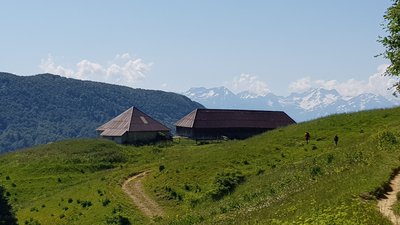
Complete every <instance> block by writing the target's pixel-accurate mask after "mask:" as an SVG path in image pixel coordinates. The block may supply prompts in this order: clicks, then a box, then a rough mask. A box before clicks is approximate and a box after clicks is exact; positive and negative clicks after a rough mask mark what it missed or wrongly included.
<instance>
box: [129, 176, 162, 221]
mask: <svg viewBox="0 0 400 225" xmlns="http://www.w3.org/2000/svg"><path fill="white" fill-rule="evenodd" d="M148 173H150V171H144V172H142V173H139V174H137V175H135V176H133V177H130V178H129V179H128V180H126V181H125V182H124V184H123V185H122V189H123V190H124V192H125V193H126V194H128V195H129V197H130V198H131V199H132V200H133V202H134V203H135V205H136V206H137V207H138V208H139V209H140V211H142V212H143V214H144V215H146V216H147V217H150V218H152V219H153V218H156V217H162V216H163V215H164V211H163V210H162V208H161V207H160V206H159V205H158V204H157V202H155V201H154V200H153V199H151V198H150V197H149V196H147V195H146V193H145V191H144V189H143V185H142V182H141V179H142V178H143V177H145V176H146V175H147V174H148Z"/></svg>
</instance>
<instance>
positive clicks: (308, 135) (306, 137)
mask: <svg viewBox="0 0 400 225" xmlns="http://www.w3.org/2000/svg"><path fill="white" fill-rule="evenodd" d="M304 138H305V139H306V143H307V144H308V141H310V138H311V135H310V133H308V132H306V134H305V135H304Z"/></svg>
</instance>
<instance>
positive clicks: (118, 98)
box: [0, 73, 202, 152]
mask: <svg viewBox="0 0 400 225" xmlns="http://www.w3.org/2000/svg"><path fill="white" fill-rule="evenodd" d="M131 106H136V107H138V108H139V109H141V110H142V111H143V112H145V113H147V114H149V115H150V116H152V117H153V118H155V119H157V120H159V121H161V122H163V123H164V124H166V125H167V126H169V127H171V128H172V127H173V123H174V122H176V121H177V120H178V119H180V118H181V117H182V116H184V115H186V114H187V113H189V112H190V111H192V110H193V109H195V108H197V107H202V105H200V104H198V103H196V102H193V101H191V100H190V99H189V98H187V97H184V96H182V95H179V94H175V93H168V92H163V91H154V90H143V89H132V88H129V87H123V86H117V85H111V84H104V83H98V82H92V81H81V80H76V79H70V78H64V77H60V76H56V75H52V74H40V75H35V76H16V75H13V74H9V73H0V152H4V151H10V150H14V149H17V148H23V147H27V146H32V145H37V144H43V143H48V142H53V141H56V140H61V139H67V138H81V137H95V136H96V132H95V129H96V127H98V126H99V125H101V124H102V123H103V122H105V121H107V120H109V119H110V118H112V117H114V116H116V115H118V114H119V113H121V112H123V111H125V110H126V109H128V108H129V107H131Z"/></svg>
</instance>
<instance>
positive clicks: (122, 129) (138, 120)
mask: <svg viewBox="0 0 400 225" xmlns="http://www.w3.org/2000/svg"><path fill="white" fill-rule="evenodd" d="M96 130H97V131H100V132H102V133H101V134H100V135H101V136H114V137H116V136H122V135H124V134H125V133H126V132H150V131H152V132H157V131H169V128H168V127H166V126H164V125H163V124H161V123H160V122H158V121H157V120H155V119H153V118H151V117H150V116H148V115H146V114H145V113H144V112H142V111H140V110H139V109H137V108H135V107H131V108H129V109H128V110H126V111H125V112H123V113H121V114H120V115H118V116H117V117H115V118H114V119H112V120H110V121H108V122H107V123H105V124H103V125H101V126H100V127H99V128H97V129H96Z"/></svg>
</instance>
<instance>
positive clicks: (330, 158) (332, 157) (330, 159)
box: [327, 154, 334, 163]
mask: <svg viewBox="0 0 400 225" xmlns="http://www.w3.org/2000/svg"><path fill="white" fill-rule="evenodd" d="M333 159H334V156H333V154H328V156H327V162H328V163H331V162H332V161H333Z"/></svg>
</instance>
